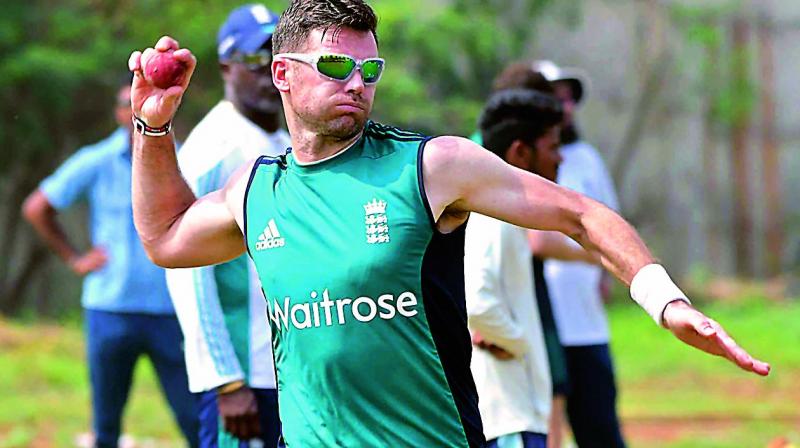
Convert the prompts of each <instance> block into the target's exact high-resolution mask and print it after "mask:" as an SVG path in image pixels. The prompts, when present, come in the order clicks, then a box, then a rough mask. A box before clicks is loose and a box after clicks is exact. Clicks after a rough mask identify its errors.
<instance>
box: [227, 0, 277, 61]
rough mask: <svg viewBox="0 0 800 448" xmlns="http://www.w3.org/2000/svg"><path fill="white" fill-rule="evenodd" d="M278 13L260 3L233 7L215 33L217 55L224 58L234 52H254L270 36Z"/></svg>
mask: <svg viewBox="0 0 800 448" xmlns="http://www.w3.org/2000/svg"><path fill="white" fill-rule="evenodd" d="M277 24H278V15H277V14H275V13H273V12H272V11H270V10H269V9H267V7H266V6H264V5H261V4H250V5H244V6H240V7H238V8H236V9H234V10H233V11H232V12H231V13H230V14H229V15H228V18H227V19H226V20H225V23H223V24H222V26H221V27H220V29H219V33H218V34H217V55H218V56H219V59H220V60H221V61H222V60H226V59H228V58H230V57H231V55H232V54H233V53H235V52H240V53H254V52H256V51H257V50H258V49H259V48H261V47H262V46H263V45H264V42H266V41H268V40H269V39H270V38H271V37H272V33H273V32H274V31H275V26H276V25H277Z"/></svg>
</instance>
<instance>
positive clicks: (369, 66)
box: [275, 53, 386, 84]
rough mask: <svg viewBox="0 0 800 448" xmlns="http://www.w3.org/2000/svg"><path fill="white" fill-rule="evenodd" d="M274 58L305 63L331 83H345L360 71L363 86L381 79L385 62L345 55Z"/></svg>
mask: <svg viewBox="0 0 800 448" xmlns="http://www.w3.org/2000/svg"><path fill="white" fill-rule="evenodd" d="M275 57H276V58H284V59H291V60H293V61H300V62H305V63H306V64H308V65H310V66H312V67H314V70H315V71H316V72H317V73H319V74H320V75H322V76H324V77H326V78H328V79H331V80H333V81H340V82H346V81H348V80H349V79H350V78H351V77H352V76H353V73H355V71H356V69H358V70H360V71H361V78H362V79H363V80H364V84H375V83H377V82H378V81H380V79H381V75H382V74H383V66H384V65H385V64H386V62H385V61H384V60H383V59H381V58H367V59H356V58H354V57H352V56H348V55H346V54H320V55H316V56H315V55H310V54H304V53H280V54H276V55H275Z"/></svg>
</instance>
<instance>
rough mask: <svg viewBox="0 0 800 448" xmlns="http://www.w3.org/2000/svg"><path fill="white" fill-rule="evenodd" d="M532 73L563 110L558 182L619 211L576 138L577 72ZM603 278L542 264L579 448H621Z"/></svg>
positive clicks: (543, 66)
mask: <svg viewBox="0 0 800 448" xmlns="http://www.w3.org/2000/svg"><path fill="white" fill-rule="evenodd" d="M531 69H532V70H533V71H535V72H539V73H541V74H542V75H543V76H544V77H545V78H547V79H548V80H549V81H550V82H552V83H553V87H554V89H555V94H556V96H557V97H558V98H559V99H560V100H561V104H562V106H563V108H564V122H563V123H562V126H561V127H562V130H561V140H562V143H563V147H562V148H561V154H562V156H563V157H564V162H563V163H562V165H561V169H560V170H559V173H558V183H559V184H561V185H563V186H565V187H567V188H571V189H573V190H575V191H577V192H579V193H582V194H585V195H586V196H588V197H590V198H592V199H595V200H597V201H599V202H602V203H603V204H605V205H606V206H608V207H610V208H612V209H613V210H618V209H619V203H618V201H617V195H616V192H615V191H614V183H613V182H612V180H611V176H610V175H609V174H608V170H607V169H606V167H605V164H604V163H603V159H602V158H601V157H600V154H599V152H598V151H597V149H595V148H594V147H593V146H591V145H590V144H588V143H586V142H585V141H583V140H581V139H580V135H579V132H578V127H577V125H576V123H575V110H576V107H577V105H578V104H579V103H580V102H581V100H582V99H583V98H584V92H585V88H584V87H585V84H586V83H585V81H583V78H584V77H583V75H582V73H581V72H580V71H579V70H576V69H565V68H560V67H558V66H556V65H555V64H553V63H552V62H550V61H536V62H534V63H533V64H532V67H531ZM603 276H604V273H603V269H602V268H601V267H600V266H597V265H595V264H590V263H585V262H575V261H563V260H556V259H551V260H548V261H547V262H546V263H545V278H546V279H547V284H548V287H549V290H550V294H551V297H552V299H553V315H554V316H555V318H556V324H557V327H558V331H559V337H560V339H561V343H562V345H563V346H564V351H565V354H566V359H567V371H568V376H569V394H568V397H567V415H568V417H569V422H570V426H571V427H572V432H573V434H574V436H575V440H576V442H577V443H578V445H579V446H581V447H608V448H613V447H623V446H625V443H624V442H623V438H622V433H621V431H620V424H619V418H618V416H617V411H616V397H617V391H616V385H615V380H614V369H613V365H612V361H611V353H610V351H609V348H608V340H609V332H608V323H607V321H606V314H605V309H604V305H603V298H602V296H601V286H602V285H601V282H602V279H603Z"/></svg>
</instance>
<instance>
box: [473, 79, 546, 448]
mask: <svg viewBox="0 0 800 448" xmlns="http://www.w3.org/2000/svg"><path fill="white" fill-rule="evenodd" d="M561 119H562V116H561V106H560V104H559V102H558V100H556V99H555V98H553V97H550V96H547V95H544V94H541V93H536V92H534V91H530V90H522V89H516V90H503V91H500V92H497V93H495V94H493V95H492V96H491V97H490V98H489V100H488V101H487V104H486V106H485V108H484V110H483V113H482V115H481V119H480V130H481V137H482V140H483V145H484V147H485V148H487V149H489V150H490V151H492V152H493V153H495V154H497V155H498V156H500V157H501V158H502V159H503V160H505V161H506V163H508V164H510V165H513V166H515V167H517V168H520V169H523V170H526V171H530V172H533V173H537V174H539V175H541V176H543V177H544V178H546V179H549V180H554V179H555V177H556V172H557V170H558V164H559V163H560V162H561V156H560V155H559V154H558V147H559V135H558V134H559V128H558V124H559V123H560V122H561ZM527 233H528V230H527V229H524V228H521V227H517V226H514V225H512V224H508V223H505V222H503V221H499V220H497V219H494V218H490V217H487V216H483V215H479V214H477V213H476V214H473V215H472V217H471V218H470V221H469V223H468V225H467V235H466V247H465V258H464V278H465V280H466V299H467V313H468V315H469V326H470V329H471V330H472V331H473V332H478V333H479V334H480V337H481V338H482V339H483V344H481V345H479V347H481V346H484V345H485V344H492V345H494V346H497V347H498V348H500V349H502V350H503V351H505V352H506V353H508V354H509V355H510V359H509V357H506V356H502V355H498V354H497V353H496V352H494V351H492V349H491V347H489V349H484V350H477V351H475V352H474V353H473V358H472V365H471V367H472V373H473V376H474V377H475V383H476V386H477V388H478V395H479V396H480V401H479V405H480V408H481V417H482V418H483V422H484V433H485V434H486V438H487V439H489V446H490V447H503V446H518V447H526V448H546V446H547V440H546V439H547V437H546V434H547V431H548V417H549V414H550V400H551V396H552V394H551V380H550V371H549V368H548V364H549V363H548V359H547V350H546V348H545V342H544V337H543V334H542V324H541V321H540V317H539V312H538V310H537V302H536V298H535V297H534V286H533V280H534V278H533V272H532V265H531V250H530V247H529V246H528V242H527ZM474 339H475V338H474V336H473V340H474Z"/></svg>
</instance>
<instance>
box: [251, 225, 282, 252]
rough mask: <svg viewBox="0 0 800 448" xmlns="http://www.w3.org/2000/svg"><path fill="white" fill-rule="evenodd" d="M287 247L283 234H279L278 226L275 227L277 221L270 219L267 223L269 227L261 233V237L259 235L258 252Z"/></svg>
mask: <svg viewBox="0 0 800 448" xmlns="http://www.w3.org/2000/svg"><path fill="white" fill-rule="evenodd" d="M285 245H286V240H285V239H284V238H282V237H281V233H280V232H278V226H277V225H275V220H274V219H270V220H269V222H268V223H267V227H265V228H264V231H263V232H261V235H258V241H256V250H265V249H274V248H276V247H283V246H285Z"/></svg>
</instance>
